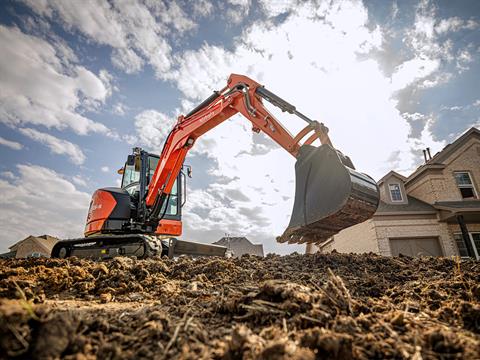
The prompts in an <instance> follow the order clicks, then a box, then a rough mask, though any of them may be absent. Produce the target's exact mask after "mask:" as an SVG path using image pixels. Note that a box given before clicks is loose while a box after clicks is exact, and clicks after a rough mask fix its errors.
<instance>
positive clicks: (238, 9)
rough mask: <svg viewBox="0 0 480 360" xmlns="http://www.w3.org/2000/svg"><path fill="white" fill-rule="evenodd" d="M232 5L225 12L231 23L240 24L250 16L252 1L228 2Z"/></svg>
mask: <svg viewBox="0 0 480 360" xmlns="http://www.w3.org/2000/svg"><path fill="white" fill-rule="evenodd" d="M227 3H228V4H229V5H230V6H229V7H228V8H227V9H226V12H225V15H226V17H227V19H228V20H229V21H231V22H232V23H234V24H239V23H240V22H242V20H243V19H244V18H245V17H246V16H247V15H248V12H249V10H250V5H251V1H250V0H227Z"/></svg>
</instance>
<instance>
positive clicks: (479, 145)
mask: <svg viewBox="0 0 480 360" xmlns="http://www.w3.org/2000/svg"><path fill="white" fill-rule="evenodd" d="M427 154H428V155H427ZM424 155H425V163H424V164H423V165H421V166H420V167H419V168H418V169H417V170H415V171H414V172H413V173H412V174H411V175H410V176H408V177H404V176H402V175H400V174H398V173H396V172H395V171H390V172H389V173H388V174H386V175H385V176H384V177H383V178H382V179H380V181H379V182H378V186H379V188H380V199H381V201H380V205H379V207H378V210H377V212H376V213H375V215H374V216H373V218H372V219H370V220H368V221H366V222H364V223H361V224H358V225H355V226H352V227H350V228H347V229H344V230H342V231H341V232H340V233H339V234H337V235H335V236H333V237H332V238H330V239H328V240H327V241H325V242H323V243H322V244H320V245H318V251H320V252H330V251H332V250H333V249H336V250H337V251H339V252H355V253H363V252H370V251H371V252H374V253H378V254H381V255H387V256H396V255H399V254H404V255H410V256H419V255H431V256H456V255H460V256H471V257H474V258H476V259H480V192H479V191H480V131H479V130H478V129H476V128H471V129H470V130H468V131H467V132H466V133H464V134H463V135H462V136H461V137H459V138H458V139H457V140H456V141H455V142H453V143H452V144H449V145H447V146H446V147H445V148H444V149H443V150H442V151H440V152H438V153H437V154H435V156H433V157H430V154H429V151H428V152H426V151H425V152H424ZM462 227H463V229H462ZM312 250H313V251H315V250H316V249H315V248H314V249H312ZM312 250H310V251H312Z"/></svg>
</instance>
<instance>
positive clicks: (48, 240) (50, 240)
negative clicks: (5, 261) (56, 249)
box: [0, 235, 58, 259]
mask: <svg viewBox="0 0 480 360" xmlns="http://www.w3.org/2000/svg"><path fill="white" fill-rule="evenodd" d="M57 241H58V239H57V238H56V237H53V236H50V235H41V236H32V235H30V236H28V237H26V238H25V239H23V240H20V241H19V242H17V243H15V244H13V245H12V246H10V247H9V250H10V251H9V252H8V253H5V254H0V257H6V258H8V257H14V258H17V259H18V258H27V257H50V254H51V252H52V248H53V246H54V245H55V244H56V242H57Z"/></svg>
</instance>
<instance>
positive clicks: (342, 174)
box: [277, 144, 379, 243]
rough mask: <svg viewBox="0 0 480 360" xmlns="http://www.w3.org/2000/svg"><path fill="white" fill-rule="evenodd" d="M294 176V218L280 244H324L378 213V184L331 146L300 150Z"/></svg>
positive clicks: (325, 145)
mask: <svg viewBox="0 0 480 360" xmlns="http://www.w3.org/2000/svg"><path fill="white" fill-rule="evenodd" d="M295 175H296V185H295V201H294V205H293V212H292V217H291V220H290V224H289V225H288V228H287V229H286V230H285V232H284V233H283V235H282V236H280V237H278V238H277V240H278V241H279V242H289V243H321V242H323V241H325V240H327V239H328V238H329V237H331V236H332V235H335V234H336V233H338V232H339V231H340V230H342V229H345V228H347V227H350V226H352V225H355V224H358V223H361V222H363V221H365V220H368V219H370V218H371V217H372V216H373V214H374V213H375V211H376V210H377V207H378V202H379V191H378V187H377V184H376V183H375V181H374V180H373V179H372V178H370V177H369V176H367V175H365V174H361V173H359V172H357V171H355V170H354V167H353V164H352V162H351V161H350V159H349V158H348V157H346V156H344V155H343V154H341V153H340V152H338V151H337V150H335V149H333V148H332V147H331V146H330V145H328V144H324V145H321V146H319V147H315V146H312V145H303V146H301V147H300V150H299V153H298V156H297V162H296V164H295Z"/></svg>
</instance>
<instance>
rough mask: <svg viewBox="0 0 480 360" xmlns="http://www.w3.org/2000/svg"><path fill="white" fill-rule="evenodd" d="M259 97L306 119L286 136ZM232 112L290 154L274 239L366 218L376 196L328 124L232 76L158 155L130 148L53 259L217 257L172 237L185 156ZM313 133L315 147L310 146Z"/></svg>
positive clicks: (178, 224)
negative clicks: (290, 197) (286, 219)
mask: <svg viewBox="0 0 480 360" xmlns="http://www.w3.org/2000/svg"><path fill="white" fill-rule="evenodd" d="M264 101H268V102H270V103H271V104H272V105H274V106H276V107H278V108H280V109H281V110H282V111H283V112H288V113H290V114H294V115H296V116H298V117H299V118H300V119H302V120H303V121H305V122H306V123H307V124H306V126H305V128H304V129H303V130H301V131H300V132H299V133H298V134H297V135H295V136H292V135H291V134H290V133H289V132H288V131H287V129H286V128H285V127H284V126H283V125H282V124H281V123H280V122H279V121H278V120H277V119H276V118H275V117H274V116H273V115H272V114H271V113H270V112H269V111H268V110H267V109H266V108H265V106H264ZM237 113H240V114H242V115H243V116H244V117H246V118H247V119H248V120H250V121H251V123H252V126H253V127H252V130H253V131H254V132H257V133H258V132H260V131H263V132H264V133H265V134H267V135H268V136H269V137H270V138H272V139H273V140H274V141H275V142H276V143H277V144H279V145H280V146H281V147H283V148H284V149H285V150H286V151H288V152H289V153H290V154H292V155H293V156H294V157H295V158H296V164H295V173H296V185H295V199H294V206H293V212H292V216H291V220H290V223H289V225H288V227H287V229H286V230H285V232H284V233H283V234H282V235H281V236H279V237H277V241H279V242H288V243H309V244H312V243H320V242H322V241H325V240H326V239H328V238H329V237H331V236H332V235H334V234H336V233H338V232H339V231H340V230H342V229H344V228H347V227H349V226H352V225H355V224H358V223H360V222H363V221H365V220H367V219H370V218H371V217H372V215H373V214H374V212H375V211H376V209H377V206H378V202H379V191H378V187H377V185H376V183H375V181H374V180H373V179H372V178H370V177H369V176H368V175H365V174H363V173H360V172H358V171H356V170H355V168H354V166H353V164H352V162H351V160H350V159H349V157H347V156H345V155H343V154H342V153H341V152H340V151H339V150H336V149H335V148H334V147H333V145H332V143H331V141H330V139H329V137H328V129H327V127H326V126H324V125H323V124H322V123H319V122H317V121H315V120H312V119H310V118H308V117H307V116H305V115H303V114H302V113H300V112H299V111H298V110H297V109H296V108H295V106H293V105H292V104H290V103H288V102H287V101H285V100H283V99H282V98H280V97H279V96H277V95H275V94H274V93H272V92H270V91H269V90H267V89H266V88H265V87H264V86H262V85H260V84H259V83H257V82H255V81H254V80H252V79H250V78H248V77H246V76H243V75H237V74H232V75H230V77H229V79H228V83H227V86H225V87H224V88H223V89H222V90H220V91H215V92H214V93H213V94H212V95H211V96H210V97H208V98H207V99H206V100H205V101H203V102H202V103H201V104H200V105H198V106H197V107H196V108H195V109H193V110H192V111H191V112H190V113H188V114H187V115H185V116H183V115H180V116H179V117H178V120H177V123H176V124H175V126H174V127H173V129H172V130H171V131H170V133H169V135H168V136H167V139H166V140H165V143H164V146H163V150H162V152H161V154H160V156H158V155H154V154H150V153H148V152H146V151H144V150H142V149H140V148H135V149H133V154H131V155H129V156H128V158H127V161H126V163H125V166H124V167H123V168H122V169H121V170H120V171H119V172H120V173H122V174H123V177H122V184H121V187H120V188H114V187H109V188H103V189H99V190H97V191H96V192H95V193H94V194H93V198H92V201H91V203H90V208H89V211H88V216H87V223H86V227H85V234H84V235H85V237H84V238H80V239H68V240H61V241H59V242H58V243H57V244H56V245H55V246H54V248H53V250H52V257H61V258H65V257H69V256H77V257H89V258H110V257H114V256H119V255H124V256H137V257H140V258H144V257H148V256H152V255H168V256H175V255H180V254H190V255H223V254H224V253H225V250H226V249H225V248H224V247H220V246H215V245H207V244H200V243H195V242H189V241H184V240H178V239H176V237H177V236H180V235H181V234H182V220H181V215H182V206H183V205H184V204H185V200H186V176H187V175H190V173H191V168H190V167H188V166H185V165H184V160H185V157H186V155H187V153H188V151H189V150H190V149H191V148H192V147H193V145H194V144H195V141H196V140H197V139H198V138H199V137H200V136H202V135H203V134H205V133H206V132H207V131H209V130H210V129H212V128H214V127H216V126H217V125H219V124H221V123H222V122H224V121H225V120H227V119H228V118H230V117H232V116H233V115H235V114H237ZM317 139H318V140H319V142H320V144H321V145H320V146H314V145H312V144H313V143H314V141H315V140H317Z"/></svg>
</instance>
